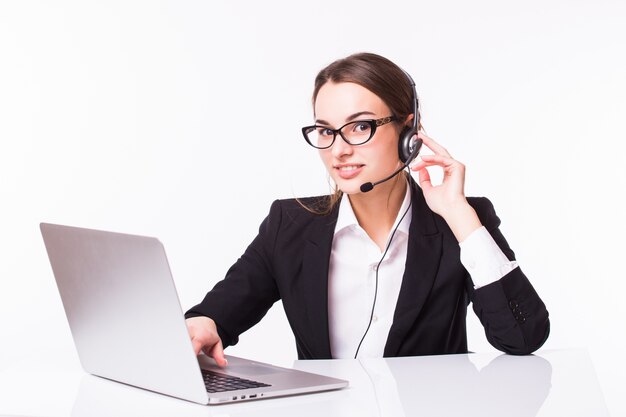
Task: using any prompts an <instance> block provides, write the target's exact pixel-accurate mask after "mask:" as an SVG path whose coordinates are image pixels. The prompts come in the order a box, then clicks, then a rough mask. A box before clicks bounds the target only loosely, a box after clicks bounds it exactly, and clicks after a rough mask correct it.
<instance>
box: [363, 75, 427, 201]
mask: <svg viewBox="0 0 626 417" xmlns="http://www.w3.org/2000/svg"><path fill="white" fill-rule="evenodd" d="M402 72H404V75H406V78H407V79H408V81H409V83H410V84H411V89H412V90H413V123H412V125H411V126H406V127H405V128H404V129H402V131H401V132H400V137H399V140H398V157H399V158H400V162H402V166H401V167H400V168H398V169H397V170H396V171H394V172H393V174H391V175H389V176H388V177H386V178H384V179H382V180H380V181H376V182H374V183H372V182H366V183H365V184H361V192H362V193H366V192H368V191H372V190H373V189H374V187H375V186H377V185H378V184H381V183H383V182H385V181H388V180H390V179H392V178H393V177H395V176H396V175H398V174H399V173H400V171H402V170H403V169H405V168H407V167H408V166H409V164H410V163H411V162H413V160H414V159H415V158H416V157H417V154H418V153H419V151H420V148H421V147H422V140H421V139H420V138H419V137H418V136H417V132H418V130H419V126H420V122H419V117H420V114H419V101H418V99H417V91H416V89H415V81H413V78H411V76H410V75H409V73H408V72H406V71H404V70H402Z"/></svg>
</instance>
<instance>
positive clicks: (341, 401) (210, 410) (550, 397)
mask: <svg viewBox="0 0 626 417" xmlns="http://www.w3.org/2000/svg"><path fill="white" fill-rule="evenodd" d="M43 359H44V358H43V357H42V358H41V359H38V360H32V361H23V362H21V363H16V364H15V365H13V366H11V367H9V368H7V369H4V370H2V371H0V416H5V415H17V416H66V415H71V416H89V417H97V416H126V415H128V416H142V415H146V416H272V417H279V416H289V417H293V416H297V417H307V416H316V417H318V416H323V417H331V416H341V417H345V416H352V415H355V416H356V415H358V416H360V417H361V416H394V417H396V416H397V417H402V416H407V417H408V416H463V417H470V416H507V417H510V416H513V417H515V416H525V417H530V416H559V417H560V416H568V417H573V416H585V417H587V416H593V417H601V416H608V415H609V414H608V412H607V409H606V406H605V403H604V398H603V395H602V392H601V390H600V387H599V385H598V382H597V378H596V375H595V371H594V369H593V365H592V363H591V360H590V358H589V355H588V354H587V352H586V351H585V350H554V351H540V352H538V353H537V355H536V356H525V357H515V356H508V355H500V354H498V353H486V354H469V355H447V356H428V357H413V358H393V359H370V360H361V361H357V360H335V361H296V362H295V363H294V367H295V368H298V369H302V370H306V371H311V372H318V373H322V374H326V375H329V376H335V377H338V378H343V379H348V380H349V381H350V387H348V388H346V389H343V390H339V391H332V392H326V393H318V394H311V395H301V396H293V397H286V398H279V399H267V400H260V401H253V402H241V403H238V404H230V405H219V406H202V405H197V404H193V403H189V402H186V401H183V400H178V399H174V398H170V397H166V396H163V395H159V394H155V393H152V392H148V391H144V390H141V389H137V388H133V387H129V386H126V385H123V384H119V383H115V382H112V381H108V380H104V379H101V378H98V377H94V376H91V375H88V374H85V373H84V372H82V370H81V369H80V366H79V364H78V362H77V360H76V359H75V358H73V357H72V358H70V359H69V360H62V359H61V360H59V361H50V362H47V363H46V362H44V361H43ZM37 381H38V382H37Z"/></svg>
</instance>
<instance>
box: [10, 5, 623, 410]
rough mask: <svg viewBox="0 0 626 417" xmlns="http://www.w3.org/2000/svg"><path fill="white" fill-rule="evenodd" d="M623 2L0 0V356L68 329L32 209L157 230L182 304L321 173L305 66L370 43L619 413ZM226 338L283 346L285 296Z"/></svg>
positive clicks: (566, 343) (267, 351)
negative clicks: (492, 211)
mask: <svg viewBox="0 0 626 417" xmlns="http://www.w3.org/2000/svg"><path fill="white" fill-rule="evenodd" d="M625 22H626V3H625V2H623V1H617V0H616V1H610V0H598V1H591V0H587V1H583V0H571V1H564V0H563V1H536V0H533V1H526V2H513V1H501V0H478V1H474V2H466V1H462V0H458V1H440V2H433V1H414V2H408V1H407V2H397V1H385V2H379V1H378V2H371V1H363V0H358V1H357V0H354V1H346V2H338V1H323V2H315V3H314V2H306V3H304V2H288V1H284V2H276V1H265V2H256V1H247V2H246V1H240V2H236V1H233V2H225V1H184V2H183V1H173V0H170V1H110V0H107V1H105V0H102V1H75V2H70V1H56V2H54V1H2V2H0V144H1V148H0V335H1V336H0V337H1V340H0V371H2V369H3V368H6V367H8V366H9V365H10V364H11V363H12V362H13V361H15V360H18V359H23V358H26V357H28V356H29V355H33V354H37V355H42V354H43V355H47V356H49V357H50V360H54V356H55V353H56V352H61V351H64V350H67V349H73V344H72V341H71V336H70V333H69V328H68V326H67V323H66V320H65V316H64V313H63V308H62V305H61V302H60V300H59V296H58V292H57V290H56V286H55V283H54V279H53V277H52V273H51V270H50V266H49V263H48V259H47V257H46V253H45V249H44V246H43V243H42V240H41V237H40V234H39V230H38V224H39V222H41V221H47V222H56V223H63V224H71V225H76V226H84V227H90V228H101V229H107V230H114V231H121V232H129V233H136V234H145V235H151V236H157V237H159V238H160V239H161V241H162V242H164V244H165V247H166V249H167V251H168V255H169V259H170V263H171V267H172V270H173V273H174V277H175V281H176V285H177V287H178V290H179V296H180V299H181V302H182V304H183V307H184V308H185V309H186V308H188V307H190V306H192V305H194V304H195V303H197V302H199V301H200V300H201V298H202V297H203V296H204V293H205V292H206V291H207V290H208V289H210V288H211V287H212V286H213V285H214V284H215V283H216V282H217V281H218V280H220V279H221V278H222V277H223V275H224V273H225V272H226V270H227V269H228V267H229V266H230V265H231V264H232V263H233V262H234V261H235V260H236V259H237V257H238V256H239V255H240V254H241V253H242V252H243V250H244V249H245V247H246V246H247V244H248V243H249V242H250V241H251V240H252V238H253V237H254V236H255V234H256V231H257V228H258V225H259V223H260V222H261V220H262V219H263V218H264V217H265V215H266V214H267V212H268V209H269V205H270V203H271V201H273V200H274V199H276V198H290V197H294V196H307V195H316V194H321V193H325V192H327V191H328V189H329V186H328V182H327V179H326V175H325V172H324V169H323V167H322V165H321V163H320V161H319V158H318V156H317V154H316V152H315V151H314V150H312V149H310V148H309V147H308V145H306V144H305V142H304V140H302V138H301V135H300V131H299V128H300V127H301V126H303V125H305V124H309V123H310V122H311V121H312V113H311V105H310V95H311V91H312V87H313V79H314V77H315V75H316V73H317V71H318V70H319V69H321V68H322V67H324V66H325V65H327V64H328V63H330V62H331V61H332V60H334V59H336V58H340V57H343V56H346V55H348V54H350V53H353V52H359V51H371V52H376V53H379V54H382V55H384V56H387V57H388V58H390V59H392V60H394V61H395V62H396V63H397V64H399V65H400V66H401V67H403V68H404V69H406V70H407V71H408V72H409V73H410V74H411V75H412V76H413V78H414V79H415V80H416V83H417V88H418V93H419V95H420V97H421V104H422V113H423V123H424V125H425V127H426V129H427V132H428V133H429V134H430V136H432V137H433V138H435V139H436V140H437V141H439V142H440V143H442V144H443V145H444V146H445V147H447V148H448V150H449V151H450V152H451V153H452V155H453V156H455V157H456V158H457V159H459V160H461V161H462V162H464V163H465V164H466V165H467V181H466V193H467V194H468V195H485V196H488V197H489V198H490V199H491V200H492V201H493V203H494V204H495V206H496V210H497V211H498V214H499V215H500V217H501V218H502V220H503V223H502V230H503V232H504V233H505V236H506V237H507V239H508V240H509V243H510V244H511V246H512V247H513V249H514V250H515V251H516V254H517V258H518V261H519V263H520V265H521V266H522V268H523V270H524V271H525V272H526V274H527V275H528V276H529V278H530V279H531V281H532V283H533V284H534V286H535V288H536V289H537V291H538V292H539V294H540V295H541V296H542V298H543V299H544V301H545V303H546V305H547V307H548V310H549V311H550V318H551V322H552V334H551V336H550V339H549V340H548V342H547V343H546V345H545V346H544V347H545V348H546V349H548V348H549V349H558V348H568V347H586V348H588V349H589V351H590V353H591V356H592V359H593V361H594V364H595V366H596V370H597V373H598V377H599V380H600V383H601V385H602V388H603V390H604V393H605V396H606V399H607V403H608V406H609V409H610V410H611V411H612V413H613V414H615V415H618V414H625V413H626V400H625V399H624V397H623V391H622V389H623V374H624V372H625V370H626V369H625V368H626V366H625V364H626V359H625V358H624V344H625V342H626V330H625V329H626V326H625V325H624V320H625V319H626V307H625V306H624V305H625V303H624V301H623V299H624V295H623V291H625V290H626V286H625V285H624V282H623V281H624V278H625V274H624V268H623V267H622V266H621V265H622V264H623V263H624V258H625V255H626V253H625V252H624V243H623V242H624V235H625V234H626V227H625V221H624V219H623V217H624V214H623V213H624V210H623V209H622V204H623V200H624V198H623V197H624V192H625V191H624V190H626V168H625V167H624V164H623V160H624V151H625V150H626V146H625V145H624V142H625V140H626V134H625V132H626V127H625V123H626V117H625V116H626V52H625V51H626V48H625V47H624V41H623V40H624V39H626V24H625ZM468 321H469V326H470V328H469V343H470V346H469V347H470V349H471V350H473V351H491V350H493V348H492V347H491V346H490V345H489V344H488V343H487V342H486V340H485V338H484V335H483V333H482V328H481V327H480V324H479V323H478V321H477V319H476V318H475V316H474V314H473V313H472V312H470V313H469V315H468ZM228 351H229V352H230V353H232V354H238V355H242V356H254V357H255V358H259V359H262V360H266V361H271V362H276V363H279V364H289V363H291V361H292V360H293V359H295V358H296V352H295V345H294V343H293V336H292V334H291V331H290V329H289V327H288V324H287V322H286V319H285V318H284V313H283V311H282V307H281V306H280V305H276V306H275V307H274V308H273V309H272V310H271V311H270V313H269V314H268V316H267V317H266V318H265V319H264V320H263V321H262V322H261V324H259V325H258V326H256V327H255V328H253V329H252V330H251V331H249V332H248V333H246V334H244V335H243V336H242V337H241V341H240V344H239V345H237V346H235V347H233V348H230V349H229V350H228ZM513 382H514V376H512V383H513ZM512 389H516V390H522V392H523V387H517V386H515V385H514V384H512Z"/></svg>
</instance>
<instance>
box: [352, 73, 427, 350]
mask: <svg viewBox="0 0 626 417" xmlns="http://www.w3.org/2000/svg"><path fill="white" fill-rule="evenodd" d="M402 72H404V74H405V75H406V78H407V79H408V80H409V83H410V84H411V88H412V89H413V124H412V125H411V126H407V127H405V128H404V129H402V131H401V132H400V138H399V141H398V156H399V157H400V161H401V162H402V166H401V167H400V168H399V169H397V170H396V171H395V172H394V173H393V174H391V175H389V176H388V177H386V178H385V179H382V180H380V181H376V182H375V183H371V182H366V183H365V184H363V185H361V192H363V193H366V192H368V191H371V190H372V189H373V188H374V187H375V186H376V185H378V184H380V183H383V182H385V181H388V180H390V179H391V178H393V177H395V176H396V175H398V174H399V173H400V171H402V170H403V169H405V168H407V167H408V166H409V164H410V163H411V162H412V161H413V160H414V159H415V158H416V157H417V154H418V153H419V151H420V148H421V147H422V140H421V139H420V138H418V137H417V132H418V130H419V126H420V123H419V102H418V99H417V91H416V89H415V81H413V78H411V76H410V75H409V73H408V72H406V71H404V70H402ZM409 190H410V187H409ZM412 200H413V196H412V195H411V201H412ZM411 206H412V203H409V206H408V207H407V209H406V211H405V212H404V213H403V214H402V217H401V218H400V221H399V222H398V224H397V225H396V227H395V229H393V232H392V233H391V238H390V239H389V242H388V243H387V247H386V248H385V251H384V252H383V256H382V257H381V258H380V261H378V265H376V281H375V287H374V288H375V289H374V301H373V302H372V311H371V312H370V320H369V323H368V324H367V328H366V329H365V333H363V336H362V337H361V340H360V341H359V345H358V346H357V348H356V352H355V353H354V359H356V358H357V356H358V355H359V350H361V345H362V344H363V341H364V340H365V336H367V333H368V332H369V330H370V327H371V326H372V319H373V318H374V309H375V308H376V299H377V297H378V270H379V269H380V265H381V264H382V263H383V260H384V259H385V255H386V254H387V251H388V250H389V248H390V247H391V242H392V241H393V237H394V236H395V234H396V231H397V230H398V226H400V223H402V220H404V217H405V216H406V214H407V213H408V212H409V210H411Z"/></svg>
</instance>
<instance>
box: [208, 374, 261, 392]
mask: <svg viewBox="0 0 626 417" xmlns="http://www.w3.org/2000/svg"><path fill="white" fill-rule="evenodd" d="M201 371H202V378H203V379H204V386H205V387H206V390H207V392H225V391H235V390H239V389H248V388H259V387H270V386H271V385H269V384H264V383H262V382H258V381H251V380H249V379H243V378H238V377H236V376H231V375H223V374H218V373H216V372H211V371H207V370H206V369H201Z"/></svg>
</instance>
